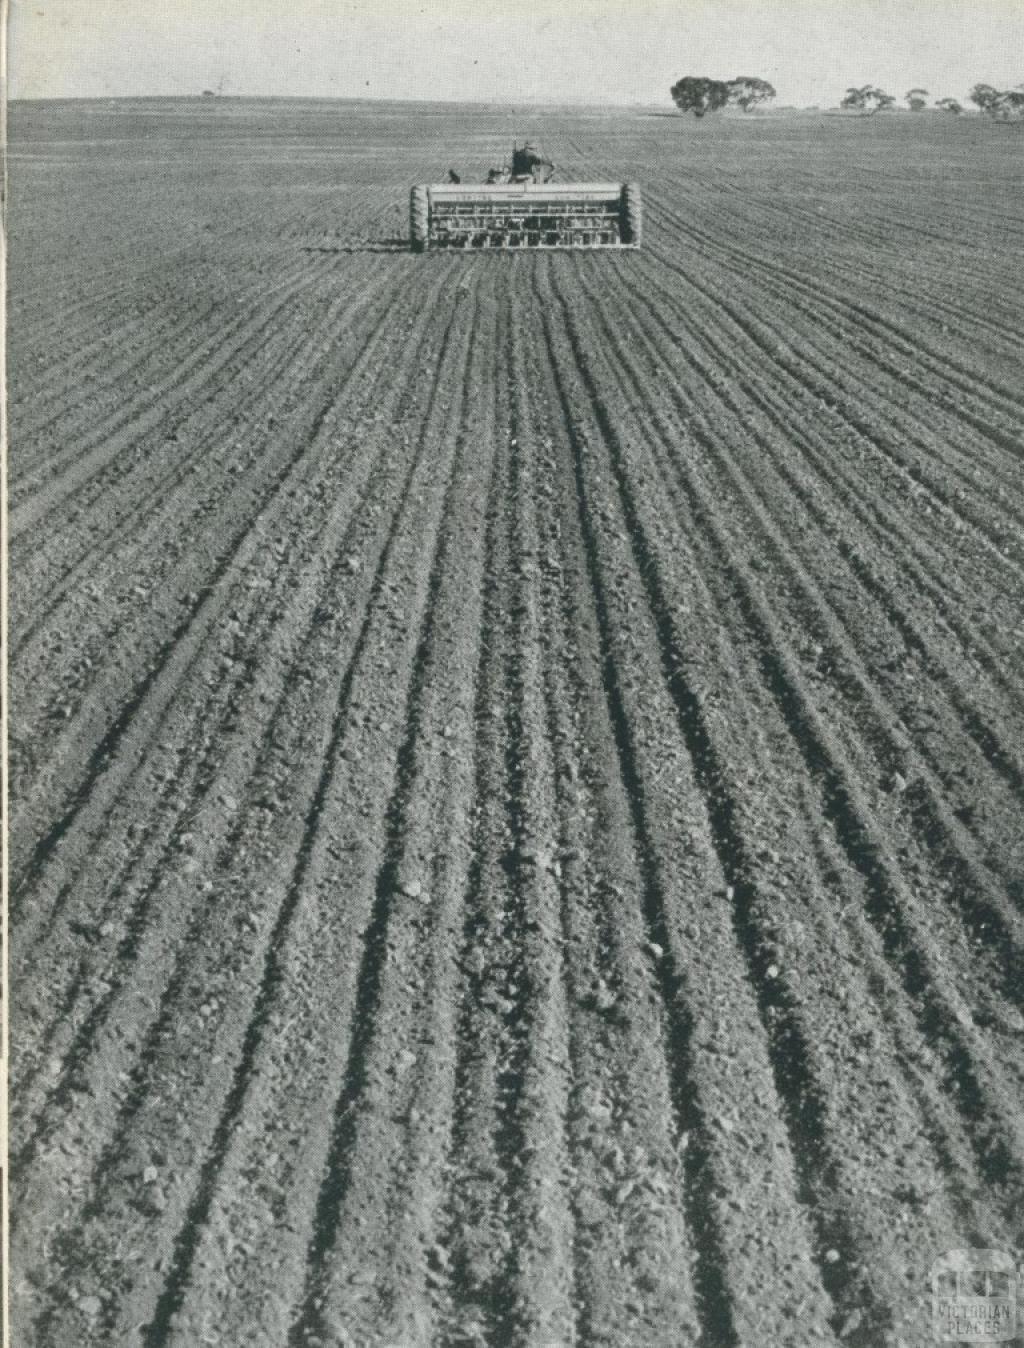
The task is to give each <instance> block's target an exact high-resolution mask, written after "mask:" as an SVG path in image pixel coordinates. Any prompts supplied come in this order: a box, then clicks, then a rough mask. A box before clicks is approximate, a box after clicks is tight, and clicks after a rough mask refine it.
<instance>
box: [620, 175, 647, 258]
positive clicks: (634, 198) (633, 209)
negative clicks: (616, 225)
mask: <svg viewBox="0 0 1024 1348" xmlns="http://www.w3.org/2000/svg"><path fill="white" fill-rule="evenodd" d="M621 220H622V242H623V243H628V244H632V245H633V247H634V248H639V247H640V240H641V237H642V235H643V232H644V205H643V201H642V200H641V197H640V184H639V183H627V184H626V186H625V187H624V188H623V189H622V215H621Z"/></svg>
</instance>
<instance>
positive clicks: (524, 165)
mask: <svg viewBox="0 0 1024 1348" xmlns="http://www.w3.org/2000/svg"><path fill="white" fill-rule="evenodd" d="M541 168H548V169H550V170H551V172H552V173H553V172H554V168H555V166H554V164H552V163H551V162H550V160H547V159H542V158H541V157H540V155H539V154H538V153H537V151H536V150H535V149H534V148H533V146H532V145H529V144H527V145H524V146H523V148H522V149H521V150H520V149H517V148H515V147H513V150H512V177H513V178H532V179H533V180H534V182H539V181H540V180H541V179H540V175H539V174H538V172H537V170H538V169H541ZM547 176H548V177H550V176H551V175H550V174H548V175H547Z"/></svg>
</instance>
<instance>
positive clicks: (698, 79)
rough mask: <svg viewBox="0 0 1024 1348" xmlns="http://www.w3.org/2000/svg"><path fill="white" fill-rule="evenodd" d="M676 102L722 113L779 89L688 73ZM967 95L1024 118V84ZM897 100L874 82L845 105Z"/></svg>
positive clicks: (907, 97)
mask: <svg viewBox="0 0 1024 1348" xmlns="http://www.w3.org/2000/svg"><path fill="white" fill-rule="evenodd" d="M669 92H670V94H671V95H672V101H673V102H674V103H675V105H676V107H677V108H679V110H680V111H681V112H692V113H693V115H694V116H695V117H704V116H706V114H707V113H709V112H719V111H720V110H721V109H722V108H726V107H737V108H740V109H742V111H743V112H749V111H750V109H751V108H754V107H756V106H757V105H758V104H760V103H767V102H769V101H770V100H771V99H773V98H774V97H775V90H774V89H773V88H772V86H771V85H770V84H769V83H768V81H767V80H762V79H758V78H756V77H754V76H751V75H741V76H738V77H737V78H736V79H734V80H713V79H709V78H708V77H707V76H706V75H684V76H683V78H682V79H680V80H677V81H676V82H675V84H673V86H672V88H671V89H670V90H669ZM929 96H930V95H929V93H928V90H927V89H917V88H915V89H908V90H907V92H906V93H905V94H904V95H903V100H904V102H905V103H906V105H907V107H908V108H909V109H910V111H911V112H922V111H924V109H925V108H927V106H928V98H929ZM967 97H968V98H969V99H970V100H971V102H972V103H973V104H975V106H976V107H977V108H978V109H979V110H980V111H981V112H983V113H984V114H985V115H986V116H988V117H992V118H993V119H995V120H997V121H1010V120H1012V119H1016V118H1024V84H1018V85H1017V86H1016V87H1015V88H1013V89H996V88H995V87H994V86H993V85H991V84H976V85H975V86H974V88H973V89H972V90H971V91H970V93H969V94H968V95H967ZM895 103H896V99H895V97H894V96H893V95H892V94H887V93H886V92H885V90H884V89H879V88H877V87H876V86H875V85H873V84H864V85H861V86H860V87H859V88H857V87H852V88H849V89H847V91H846V94H845V95H844V97H843V99H842V102H841V103H840V104H839V106H840V107H841V108H850V109H852V110H853V111H855V112H861V113H866V114H869V115H870V114H872V113H876V112H883V111H884V110H885V109H886V108H891V107H893V106H894V105H895ZM934 106H935V107H936V108H941V109H942V111H943V112H949V113H952V114H953V115H954V116H959V115H960V113H962V112H963V110H964V109H963V104H962V103H960V102H959V101H958V100H957V99H955V98H938V99H936V100H935V105H934Z"/></svg>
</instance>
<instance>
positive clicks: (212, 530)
mask: <svg viewBox="0 0 1024 1348" xmlns="http://www.w3.org/2000/svg"><path fill="white" fill-rule="evenodd" d="M524 120H525V121H526V122H528V123H529V126H530V131H531V134H533V136H534V138H535V139H537V138H539V139H541V141H542V143H543V146H544V148H545V150H546V151H547V152H548V154H549V155H550V157H552V158H553V159H554V160H555V162H556V163H557V164H558V165H559V167H560V170H561V172H562V174H563V176H565V177H572V178H576V179H588V178H589V179H602V180H606V179H612V180H615V179H623V180H625V179H630V180H636V181H639V182H641V183H642V185H643V190H644V196H645V204H646V226H645V228H646V235H645V242H644V248H643V250H642V251H641V252H640V253H636V254H623V255H618V256H617V255H610V254H598V255H580V254H559V255H546V256H543V255H541V256H539V255H532V256H524V255H515V256H479V255H474V256H465V257H464V256H447V255H431V254H428V255H427V256H425V257H419V258H417V257H413V256H412V255H410V254H409V253H408V251H407V250H406V248H405V247H404V244H403V236H404V233H405V227H406V221H405V212H406V200H407V191H408V187H409V185H410V184H412V183H414V182H423V181H430V180H436V179H437V178H438V177H439V176H440V174H441V172H442V171H443V169H439V167H438V165H439V163H440V162H441V160H443V164H444V166H445V167H446V166H447V164H448V163H449V162H451V163H456V164H457V165H458V166H459V167H460V169H461V170H462V171H463V176H464V178H467V179H473V178H474V177H482V176H483V171H484V169H485V168H486V166H487V164H488V163H490V162H493V161H495V160H497V159H498V158H500V156H501V155H502V153H503V152H504V151H505V149H506V148H507V144H506V143H507V142H508V140H509V139H510V138H511V134H512V132H511V131H510V129H509V125H510V124H509V115H508V113H507V111H502V110H498V109H486V108H473V109H461V110H456V109H453V108H448V109H444V108H438V107H433V108H420V109H416V108H413V107H409V106H406V107H402V106H400V105H390V106H386V107H384V106H381V105H377V106H374V105H369V104H368V105H365V106H361V105H357V104H352V105H346V104H327V103H323V104H315V103H309V104H303V103H293V104H277V105H275V104H273V103H265V104H260V103H257V102H252V103H246V102H244V101H241V100H226V101H224V102H221V103H218V104H216V105H210V104H202V105H200V104H198V103H190V102H188V101H187V100H184V101H167V102H163V103H161V102H159V101H146V102H140V103H136V104H132V103H122V104H119V105H117V106H116V107H107V106H106V105H100V104H93V105H90V104H82V105H78V106H77V107H74V106H71V105H68V106H60V105H55V104H51V105H45V104H43V105H36V106H33V107H29V106H28V105H15V106H14V107H13V108H12V110H11V184H12V188H11V214H10V233H11V278H12V279H11V296H10V312H11V323H10V364H11V382H12V392H11V404H10V419H11V427H10V434H11V443H12V451H11V456H10V536H11V552H10V564H11V573H12V578H13V579H12V589H11V602H12V623H11V695H12V712H11V744H10V752H11V796H12V807H13V821H12V830H11V836H10V848H11V935H12V948H11V975H12V1015H13V1021H12V1040H13V1057H12V1102H11V1104H12V1108H11V1153H12V1155H11V1160H12V1204H13V1212H12V1238H13V1248H12V1257H13V1261H14V1278H13V1287H12V1300H13V1305H12V1312H13V1321H14V1336H15V1341H16V1342H18V1343H19V1344H25V1345H40V1346H42V1345H46V1346H47V1348H49V1345H60V1346H63V1345H72V1344H74V1345H77V1344H106V1343H111V1344H113V1343H117V1344H122V1343H123V1344H138V1345H140V1346H143V1348H155V1345H158V1344H160V1345H162V1344H173V1345H180V1346H181V1348H186V1346H188V1348H191V1345H196V1344H204V1343H209V1344H225V1345H227V1344H238V1345H267V1346H268V1348H279V1346H281V1345H286V1344H288V1345H293V1346H294V1348H301V1346H302V1345H309V1346H310V1348H312V1345H316V1344H320V1345H392V1346H393V1345H403V1346H405V1345H421V1344H423V1345H426V1344H433V1343H451V1344H480V1345H501V1344H524V1345H526V1344H528V1345H538V1348H539V1345H572V1344H607V1345H609V1346H611V1345H615V1346H616V1348H617V1346H618V1345H637V1348H661V1346H662V1345H665V1346H666V1348H668V1345H671V1346H672V1348H675V1346H676V1345H684V1344H703V1345H750V1348H755V1346H759V1345H766V1344H771V1345H801V1346H802V1345H815V1346H817V1345H825V1344H854V1345H862V1346H864V1348H869V1346H870V1348H873V1346H874V1345H878V1344H891V1345H894V1346H895V1345H898V1344H903V1345H907V1346H908V1348H911V1346H913V1348H916V1345H919V1344H920V1345H923V1344H926V1343H929V1344H930V1343H931V1342H932V1341H933V1337H932V1332H931V1303H930V1281H929V1277H930V1275H929V1270H930V1266H931V1264H932V1262H933V1260H935V1259H936V1258H937V1257H938V1256H939V1255H941V1254H942V1253H944V1252H946V1251H947V1250H950V1249H955V1248H962V1247H983V1248H997V1249H1002V1250H1006V1251H1007V1252H1009V1253H1011V1254H1014V1255H1015V1256H1016V1257H1017V1258H1018V1259H1021V1258H1022V1257H1024V1226H1022V1217H1021V1213H1022V1211H1024V1208H1022V1206H1021V1198H1022V1188H1024V1185H1022V1179H1024V1175H1022V1167H1024V1112H1022V1108H1021V1088H1022V1084H1024V1014H1022V1012H1024V981H1022V978H1021V973H1020V969H1021V964H1020V952H1021V946H1022V943H1024V917H1022V911H1021V902H1022V895H1024V886H1022V883H1021V880H1022V863H1024V845H1022V844H1021V842H1020V839H1021V837H1022V810H1021V800H1022V780H1024V779H1022V774H1024V762H1022V753H1021V746H1022V744H1024V735H1022V729H1024V707H1022V701H1021V692H1022V685H1024V672H1022V664H1021V659H1020V647H1021V641H1022V638H1024V615H1022V605H1021V581H1022V575H1024V535H1022V527H1021V526H1022V523H1024V500H1022V494H1021V491H1020V467H1021V453H1022V437H1021V424H1022V411H1024V394H1022V392H1021V380H1020V372H1021V371H1020V346H1019V336H1020V331H1021V329H1022V320H1024V301H1022V294H1021V286H1020V280H1021V276H1020V270H1019V262H1018V261H1016V259H1018V258H1019V255H1020V248H1021V245H1022V243H1024V213H1022V211H1021V205H1020V203H1021V201H1022V200H1024V197H1022V196H1021V193H1020V187H1021V185H1022V184H1021V181H1020V180H1021V178H1022V176H1024V171H1022V168H1021V164H1020V161H1019V159H1015V158H1014V157H1013V148H1012V146H1010V144H1009V137H1007V136H1003V135H1000V134H999V130H1000V129H999V128H995V127H989V126H982V125H979V124H978V123H977V122H974V121H965V122H964V123H963V124H958V123H954V122H953V119H948V124H946V123H940V120H939V119H938V118H937V117H935V118H931V117H928V118H915V119H909V118H903V117H894V118H892V119H890V120H889V121H888V122H886V121H884V120H881V119H871V120H870V121H859V120H854V121H844V120H841V119H827V118H818V119H815V118H810V117H800V118H781V117H780V118H764V119H749V120H748V121H744V122H735V121H734V122H729V121H723V122H719V123H718V124H717V125H715V126H697V125H696V124H693V123H684V122H682V121H681V120H674V119H671V118H662V117H658V116H652V115H647V116H644V115H642V114H639V113H635V114H626V113H607V114H605V113H600V114H599V113H586V112H578V113H575V114H572V113H559V114H557V115H551V114H549V115H546V116H542V115H541V114H540V113H536V114H530V116H528V117H526V118H525V119H524V118H523V117H522V116H520V119H519V123H517V126H518V127H519V134H520V135H521V134H522V130H523V128H522V123H523V121H524ZM439 157H440V158H439ZM839 162H841V164H842V172H841V173H839V172H837V169H836V164H837V163H839ZM911 180H912V181H913V191H912V192H911V191H910V190H909V189H908V186H907V184H908V182H910V181H911ZM1008 282H1009V283H1008Z"/></svg>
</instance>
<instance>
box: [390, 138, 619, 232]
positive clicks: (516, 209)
mask: <svg viewBox="0 0 1024 1348" xmlns="http://www.w3.org/2000/svg"><path fill="white" fill-rule="evenodd" d="M553 176H554V165H553V164H551V163H550V161H548V160H546V159H542V158H541V157H540V156H539V155H537V154H536V152H535V151H534V150H533V148H532V146H529V145H526V146H523V147H522V148H517V147H515V146H513V149H512V158H511V161H510V162H508V163H506V164H505V165H503V166H502V167H501V168H499V169H491V171H490V173H489V174H488V175H487V181H486V182H485V183H480V184H466V183H463V182H462V181H461V180H460V179H459V177H458V175H457V174H456V173H455V172H454V171H449V175H448V177H449V181H448V182H445V183H434V184H426V185H420V186H417V187H414V188H413V189H412V192H411V195H410V199H409V225H410V230H409V232H410V240H411V244H412V250H413V252H414V253H423V252H426V251H427V250H428V249H436V248H465V249H474V248H476V249H482V248H497V249H530V248H534V249H544V248H639V247H640V239H641V234H642V230H643V205H642V202H641V197H640V187H639V185H638V184H637V183H557V184H556V183H553V182H552V178H553Z"/></svg>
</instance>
